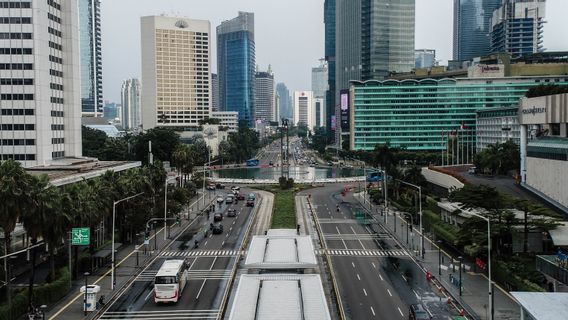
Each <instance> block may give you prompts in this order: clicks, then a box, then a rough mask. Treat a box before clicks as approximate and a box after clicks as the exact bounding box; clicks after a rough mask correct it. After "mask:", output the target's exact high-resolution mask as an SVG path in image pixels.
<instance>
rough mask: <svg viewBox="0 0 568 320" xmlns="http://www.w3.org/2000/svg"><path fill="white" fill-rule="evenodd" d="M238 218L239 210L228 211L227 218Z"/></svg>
mask: <svg viewBox="0 0 568 320" xmlns="http://www.w3.org/2000/svg"><path fill="white" fill-rule="evenodd" d="M236 216H237V210H235V209H229V210H228V211H227V217H231V218H232V217H236Z"/></svg>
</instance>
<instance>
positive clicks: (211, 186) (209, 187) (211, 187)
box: [207, 183, 215, 190]
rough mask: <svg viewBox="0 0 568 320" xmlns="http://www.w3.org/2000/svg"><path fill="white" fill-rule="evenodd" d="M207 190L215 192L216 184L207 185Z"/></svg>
mask: <svg viewBox="0 0 568 320" xmlns="http://www.w3.org/2000/svg"><path fill="white" fill-rule="evenodd" d="M207 190H215V184H214V183H210V184H208V185H207Z"/></svg>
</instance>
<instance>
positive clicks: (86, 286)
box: [83, 272, 89, 316]
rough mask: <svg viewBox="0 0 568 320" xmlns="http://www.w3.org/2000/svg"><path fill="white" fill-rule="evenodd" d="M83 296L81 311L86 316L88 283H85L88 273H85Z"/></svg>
mask: <svg viewBox="0 0 568 320" xmlns="http://www.w3.org/2000/svg"><path fill="white" fill-rule="evenodd" d="M84 275H85V296H84V297H83V309H84V315H85V316H86V315H87V291H88V289H89V282H88V281H87V280H88V278H89V273H88V272H85V273H84Z"/></svg>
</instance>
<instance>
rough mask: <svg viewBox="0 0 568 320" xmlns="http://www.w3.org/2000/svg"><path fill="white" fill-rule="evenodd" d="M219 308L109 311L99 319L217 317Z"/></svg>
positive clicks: (156, 319) (158, 319)
mask: <svg viewBox="0 0 568 320" xmlns="http://www.w3.org/2000/svg"><path fill="white" fill-rule="evenodd" d="M218 316H219V310H167V311H166V310H163V311H161V310H154V311H150V310H148V311H144V310H141V311H107V312H105V313H104V314H103V315H102V316H101V317H100V318H99V319H105V320H113V319H132V320H137V319H144V320H171V319H176V320H177V319H179V320H189V319H216V318H217V317H218Z"/></svg>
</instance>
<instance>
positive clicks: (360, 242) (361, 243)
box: [350, 226, 367, 250]
mask: <svg viewBox="0 0 568 320" xmlns="http://www.w3.org/2000/svg"><path fill="white" fill-rule="evenodd" d="M350 228H351V231H353V234H357V232H355V229H353V227H352V226H350ZM357 240H359V244H360V245H361V247H362V248H363V250H367V248H365V246H364V245H363V242H362V241H361V239H357Z"/></svg>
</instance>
